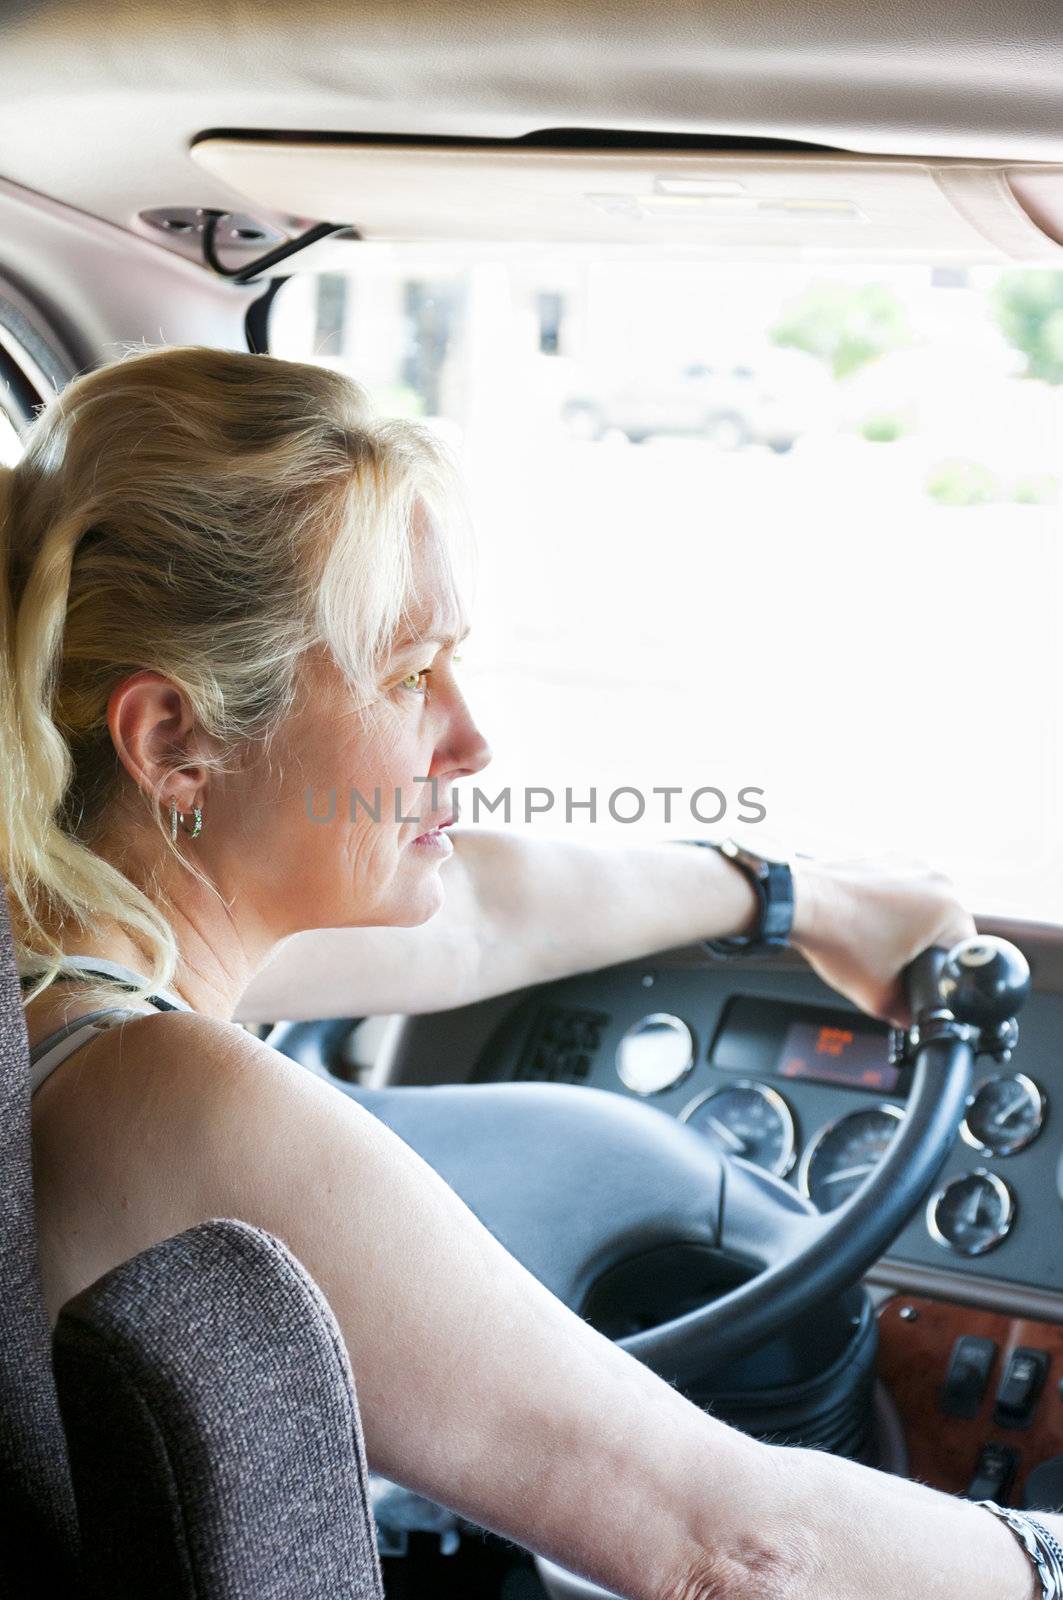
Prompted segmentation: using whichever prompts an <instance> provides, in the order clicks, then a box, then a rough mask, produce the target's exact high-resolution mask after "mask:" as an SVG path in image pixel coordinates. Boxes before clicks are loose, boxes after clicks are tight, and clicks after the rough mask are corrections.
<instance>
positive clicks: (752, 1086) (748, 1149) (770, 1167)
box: [679, 1078, 796, 1178]
mask: <svg viewBox="0 0 1063 1600" xmlns="http://www.w3.org/2000/svg"><path fill="white" fill-rule="evenodd" d="M679 1120H680V1122H686V1123H688V1124H689V1125H690V1127H692V1128H694V1129H696V1130H697V1132H698V1133H700V1134H703V1135H704V1136H705V1138H706V1139H708V1140H709V1141H710V1143H711V1144H714V1145H716V1146H717V1148H718V1149H719V1150H722V1151H723V1153H724V1155H728V1156H741V1158H742V1160H743V1161H751V1162H753V1164H754V1165H755V1166H758V1167H763V1168H764V1169H765V1171H766V1172H773V1173H775V1175H776V1177H779V1178H784V1177H785V1176H786V1174H787V1173H788V1172H789V1171H790V1168H791V1167H792V1166H793V1164H794V1160H795V1143H796V1139H795V1133H794V1119H793V1114H792V1112H791V1110H790V1107H789V1106H788V1105H787V1103H786V1101H785V1100H784V1099H783V1097H782V1095H781V1094H779V1093H778V1092H777V1091H776V1090H775V1089H771V1088H769V1087H768V1085H767V1084H765V1083H757V1082H755V1081H754V1080H753V1079H751V1078H739V1079H736V1081H735V1082H734V1083H723V1084H720V1085H719V1086H718V1087H717V1088H715V1089H709V1090H708V1091H707V1092H706V1093H705V1094H701V1095H698V1097H697V1099H696V1100H692V1101H691V1102H690V1104H689V1105H688V1106H687V1107H686V1109H685V1110H684V1111H682V1112H681V1113H680V1117H679Z"/></svg>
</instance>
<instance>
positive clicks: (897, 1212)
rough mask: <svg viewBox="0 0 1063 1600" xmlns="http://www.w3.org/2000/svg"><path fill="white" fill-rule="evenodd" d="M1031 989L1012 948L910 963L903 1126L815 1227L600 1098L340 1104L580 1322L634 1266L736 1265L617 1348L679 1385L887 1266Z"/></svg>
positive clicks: (673, 1127) (669, 1124)
mask: <svg viewBox="0 0 1063 1600" xmlns="http://www.w3.org/2000/svg"><path fill="white" fill-rule="evenodd" d="M1029 978H1030V974H1029V967H1028V966H1027V964H1026V961H1025V958H1024V957H1023V956H1022V954H1021V952H1020V951H1019V950H1017V949H1016V948H1015V946H1014V945H1011V944H1008V943H1007V942H1006V941H1004V940H1002V939H994V938H990V937H986V936H979V937H975V938H973V939H968V940H965V941H963V942H962V943H961V944H959V945H957V946H956V947H955V948H954V949H953V950H952V951H950V952H947V953H946V952H945V951H943V950H937V949H935V950H930V951H927V952H925V953H924V954H923V955H922V956H920V957H919V958H918V959H917V960H916V961H915V962H913V964H912V966H911V967H910V968H909V969H908V971H907V973H906V987H907V993H908V997H909V1003H910V1007H911V1012H912V1015H913V1018H914V1019H915V1023H914V1026H913V1028H912V1029H911V1030H910V1032H909V1034H908V1035H907V1046H908V1052H909V1058H910V1059H911V1060H912V1062H913V1064H914V1072H913V1077H912V1086H911V1091H910V1093H909V1096H908V1102H907V1109H906V1112H905V1115H904V1118H903V1121H902V1122H901V1123H900V1124H899V1126H898V1132H897V1133H896V1134H895V1135H894V1137H893V1139H892V1141H891V1143H890V1145H889V1148H888V1150H887V1152H886V1154H885V1156H884V1157H883V1158H882V1160H881V1161H880V1163H879V1164H878V1166H877V1167H876V1168H875V1170H874V1172H873V1173H872V1174H871V1176H870V1177H869V1178H868V1179H867V1180H866V1181H865V1183H864V1184H863V1186H862V1187H861V1188H860V1189H858V1190H857V1191H856V1193H855V1194H853V1195H852V1196H851V1197H850V1198H849V1200H848V1201H847V1202H846V1203H845V1204H844V1205H842V1206H840V1207H839V1208H838V1209H836V1210H834V1211H831V1212H829V1213H827V1214H826V1215H821V1214H820V1213H819V1212H817V1211H816V1210H815V1209H814V1208H813V1207H812V1205H811V1203H810V1202H809V1201H806V1200H805V1199H804V1198H803V1196H801V1195H800V1194H798V1193H797V1191H796V1190H794V1189H792V1188H791V1187H790V1186H789V1185H788V1184H786V1183H784V1182H783V1181H782V1179H780V1178H776V1177H774V1176H772V1175H770V1174H769V1173H766V1172H764V1171H762V1170H761V1169H760V1168H757V1167H754V1166H752V1165H751V1164H750V1163H748V1162H744V1161H739V1160H734V1159H731V1158H728V1157H727V1156H725V1155H723V1154H722V1153H721V1152H719V1151H718V1150H717V1149H716V1148H715V1146H713V1145H712V1144H710V1143H709V1141H708V1140H707V1139H705V1138H704V1137H703V1135H701V1134H699V1133H697V1132H695V1131H694V1130H693V1129H691V1128H689V1127H687V1126H686V1125H685V1124H682V1123H679V1122H677V1121H676V1119H675V1118H674V1117H672V1116H670V1115H668V1114H667V1113H666V1112H663V1111H659V1110H657V1109H655V1108H653V1107H650V1106H648V1105H646V1104H644V1103H641V1102H636V1101H633V1100H629V1099H627V1098H626V1097H624V1096H622V1095H618V1094H613V1093H611V1092H609V1091H606V1090H601V1089H594V1088H581V1087H577V1086H575V1085H567V1084H565V1085H561V1084H543V1083H500V1084H466V1085H439V1086H435V1087H430V1088H412V1087H409V1088H402V1087H400V1088H394V1089H366V1088H361V1087H355V1086H350V1087H349V1089H348V1092H349V1093H350V1094H351V1095H352V1097H353V1098H355V1099H357V1100H359V1101H360V1102H361V1103H362V1104H363V1105H364V1106H366V1108H367V1109H368V1110H370V1111H371V1112H373V1114H374V1115H376V1116H377V1117H379V1118H381V1120H382V1121H384V1122H386V1123H387V1124H388V1125H389V1126H390V1127H391V1128H392V1129H393V1130H394V1131H395V1132H396V1133H397V1134H399V1135H400V1137H401V1138H402V1139H404V1140H405V1141H406V1143H407V1144H409V1145H411V1146H412V1147H413V1148H414V1149H415V1150H417V1151H418V1152H419V1154H420V1155H421V1156H423V1157H424V1159H425V1160H426V1161H427V1162H428V1163H429V1164H430V1165H431V1166H432V1167H434V1168H435V1169H436V1171H437V1172H438V1173H439V1174H440V1175H441V1176H442V1177H443V1178H444V1179H445V1180H446V1182H447V1183H449V1184H450V1185H451V1187H452V1188H453V1189H455V1190H456V1191H457V1193H458V1194H459V1195H460V1196H461V1197H462V1199H463V1200H464V1201H465V1202H466V1204H467V1205H468V1206H469V1207H470V1208H471V1210H472V1211H473V1212H475V1214H476V1215H477V1216H478V1217H479V1218H480V1220H481V1221H482V1222H483V1223H484V1224H485V1225H486V1226H487V1227H488V1228H489V1229H490V1231H491V1232H492V1233H493V1234H494V1235H495V1236H496V1238H498V1239H499V1240H500V1241H501V1243H502V1244H503V1245H505V1247H506V1248H507V1249H508V1250H509V1251H510V1252H511V1254H513V1255H514V1256H516V1257H517V1259H518V1260H519V1261H521V1262H522V1263H523V1265H524V1266H525V1267H527V1268H528V1270H529V1271H530V1272H532V1273H534V1274H535V1276H536V1277H537V1278H539V1279H540V1280H541V1281H542V1282H543V1283H544V1284H545V1285H546V1286H547V1287H548V1288H549V1289H551V1290H552V1291H553V1292H554V1293H555V1294H556V1295H557V1296H558V1297H559V1298H560V1299H561V1300H563V1301H564V1302H565V1303H566V1304H567V1305H568V1306H569V1307H570V1308H572V1309H573V1310H575V1311H577V1312H579V1311H580V1310H581V1308H582V1307H583V1305H584V1304H585V1302H586V1300H587V1296H588V1294H589V1292H590V1290H591V1289H592V1287H593V1286H594V1285H595V1283H597V1282H598V1280H599V1279H601V1278H602V1276H603V1275H604V1274H605V1273H606V1272H608V1270H609V1269H610V1268H612V1267H615V1266H618V1265H619V1264H620V1263H622V1262H624V1261H630V1260H631V1259H632V1258H633V1257H636V1256H638V1255H639V1254H641V1253H642V1252H644V1251H650V1250H653V1249H655V1248H660V1247H661V1246H666V1245H675V1244H677V1243H679V1242H682V1243H686V1244H694V1245H698V1246H701V1247H702V1248H703V1249H704V1250H705V1251H706V1252H708V1253H710V1254H712V1255H715V1256H717V1257H719V1258H720V1260H721V1263H729V1264H730V1266H731V1268H732V1281H733V1266H734V1263H735V1262H736V1261H737V1262H740V1263H742V1265H743V1268H744V1270H746V1271H748V1272H751V1273H752V1276H749V1277H748V1278H747V1281H745V1282H742V1283H740V1284H739V1286H738V1287H737V1288H732V1289H731V1290H730V1291H729V1292H724V1293H723V1294H721V1295H719V1296H718V1297H716V1298H713V1299H712V1300H710V1302H709V1303H708V1304H704V1305H701V1306H698V1307H697V1308H695V1309H694V1310H691V1311H687V1312H685V1313H684V1314H682V1315H679V1316H675V1317H672V1318H671V1319H670V1320H668V1321H665V1322H663V1323H660V1324H659V1325H658V1326H656V1327H652V1328H649V1329H646V1330H644V1331H641V1332H638V1333H635V1334H632V1335H630V1336H628V1337H625V1338H622V1339H620V1340H618V1342H619V1343H620V1344H621V1345H622V1346H623V1347H624V1348H625V1349H627V1350H629V1351H630V1353H631V1354H632V1355H634V1356H636V1357H638V1359H639V1360H641V1361H644V1362H646V1364H647V1365H648V1366H650V1367H651V1368H653V1369H654V1370H655V1371H656V1372H658V1373H659V1374H660V1375H661V1376H662V1377H664V1378H666V1379H667V1380H668V1381H670V1382H673V1383H680V1384H681V1383H684V1382H686V1381H691V1380H700V1379H703V1378H704V1377H705V1375H706V1373H707V1371H709V1370H710V1369H715V1368H717V1367H723V1366H725V1365H726V1364H727V1363H728V1362H729V1361H731V1360H732V1359H734V1358H735V1357H736V1356H738V1355H740V1354H745V1353H748V1352H750V1351H752V1350H753V1349H756V1348H757V1347H759V1346H761V1345H763V1344H765V1343H766V1342H767V1341H768V1340H770V1339H772V1338H773V1337H774V1336H776V1335H777V1334H779V1333H780V1332H781V1331H782V1330H783V1329H785V1328H786V1326H787V1325H788V1324H789V1323H791V1322H792V1321H794V1320H795V1319H797V1318H799V1317H801V1316H802V1315H804V1314H805V1313H807V1312H809V1311H811V1310H813V1309H814V1308H815V1307H816V1306H819V1305H821V1304H822V1303H824V1302H826V1301H827V1300H829V1299H830V1298H831V1297H833V1296H835V1295H837V1294H840V1293H841V1292H843V1291H844V1290H845V1289H847V1288H848V1287H849V1286H850V1285H852V1284H854V1283H855V1282H857V1281H858V1279H859V1278H860V1277H862V1275H863V1274H864V1272H865V1271H866V1270H867V1269H868V1268H869V1267H870V1266H871V1265H872V1263H873V1262H875V1261H876V1260H877V1259H878V1258H879V1257H880V1256H881V1255H882V1254H883V1253H884V1251H885V1250H886V1248H887V1247H888V1245H889V1244H890V1242H891V1241H892V1240H893V1239H894V1238H895V1236H896V1235H897V1233H898V1232H899V1231H900V1229H901V1228H902V1227H903V1226H904V1224H905V1223H906V1222H907V1220H908V1218H909V1217H910V1216H911V1215H912V1213H913V1212H914V1210H915V1209H916V1207H917V1206H918V1205H919V1204H920V1202H921V1201H922V1200H923V1199H924V1198H925V1196H926V1194H927V1192H928V1191H929V1189H930V1187H931V1185H932V1184H933V1182H934V1179H935V1178H936V1177H937V1175H938V1173H939V1172H940V1170H941V1167H942V1166H943V1164H944V1162H945V1159H946V1157H947V1156H948V1153H949V1151H950V1149H951V1147H952V1144H953V1140H954V1138H955V1134H956V1129H957V1127H958V1125H959V1122H960V1119H961V1117H962V1115H963V1110H964V1102H965V1099H966V1096H967V1092H968V1088H969V1085H970V1077H971V1069H972V1065H973V1061H974V1056H975V1053H976V1051H977V1050H978V1049H986V1048H989V1049H991V1050H995V1051H996V1052H997V1053H1003V1052H1004V1051H1006V1050H1007V1048H1008V1046H1009V1043H1012V1044H1013V1043H1014V1037H1015V1035H1016V1027H1015V1023H1014V1016H1015V1013H1016V1011H1017V1010H1018V1008H1019V1006H1020V1005H1021V1003H1022V1001H1023V999H1024V998H1025V996H1026V994H1027V992H1028V989H1029ZM429 1021H430V1019H429ZM421 1023H422V1019H420V1018H414V1019H410V1021H409V1022H408V1023H407V1024H406V1025H407V1026H411V1025H415V1024H418V1025H419V1024H421Z"/></svg>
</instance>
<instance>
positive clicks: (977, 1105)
mask: <svg viewBox="0 0 1063 1600" xmlns="http://www.w3.org/2000/svg"><path fill="white" fill-rule="evenodd" d="M1044 1120H1045V1097H1044V1094H1043V1093H1042V1091H1041V1090H1040V1089H1039V1088H1038V1086H1037V1084H1036V1083H1034V1081H1033V1079H1032V1078H1028V1077H1027V1076H1026V1074H1025V1073H1024V1072H998V1073H995V1074H994V1076H993V1077H991V1078H987V1079H986V1080H985V1082H984V1083H982V1084H980V1085H979V1086H978V1088H977V1089H976V1090H975V1091H974V1093H973V1094H970V1095H968V1096H967V1111H966V1115H965V1116H964V1119H963V1121H962V1122H961V1124H960V1133H961V1134H962V1135H963V1138H964V1139H965V1140H966V1142H967V1143H968V1144H969V1145H972V1146H973V1148H974V1149H975V1150H981V1151H983V1152H984V1153H985V1154H986V1155H991V1156H1011V1155H1014V1154H1015V1152H1016V1150H1025V1148H1026V1146H1027V1145H1028V1144H1032V1143H1033V1141H1034V1139H1036V1138H1037V1135H1038V1134H1039V1133H1040V1131H1041V1128H1042V1126H1043V1124H1044Z"/></svg>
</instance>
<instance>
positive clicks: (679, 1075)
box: [616, 1011, 694, 1095]
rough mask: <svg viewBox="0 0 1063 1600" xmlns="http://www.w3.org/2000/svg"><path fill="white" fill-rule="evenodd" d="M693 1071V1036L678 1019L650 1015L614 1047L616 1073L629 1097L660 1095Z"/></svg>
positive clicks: (636, 1024) (653, 1013) (665, 1012)
mask: <svg viewBox="0 0 1063 1600" xmlns="http://www.w3.org/2000/svg"><path fill="white" fill-rule="evenodd" d="M693 1068H694V1035H693V1034H692V1033H691V1031H690V1029H689V1028H688V1027H687V1025H686V1023H685V1022H684V1021H683V1020H682V1018H681V1017H673V1016H671V1015H670V1014H669V1013H668V1012H667V1011H652V1012H650V1014H649V1015H648V1016H645V1017H641V1018H640V1019H639V1021H638V1022H636V1023H634V1024H633V1025H632V1026H631V1027H630V1028H629V1029H628V1030H627V1032H626V1033H625V1034H624V1036H623V1038H622V1039H621V1040H620V1043H619V1044H618V1045H617V1047H616V1071H617V1076H618V1077H619V1079H620V1081H621V1083H622V1084H623V1085H624V1087H625V1088H627V1089H630V1090H631V1092H632V1094H641V1095H648V1094H661V1093H662V1092H663V1090H665V1089H671V1088H673V1087H674V1085H675V1084H677V1083H681V1082H682V1080H683V1079H684V1078H685V1077H686V1075H687V1073H688V1072H691V1071H693Z"/></svg>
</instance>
